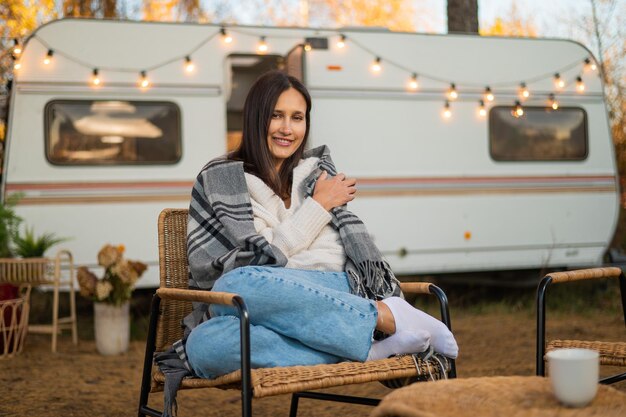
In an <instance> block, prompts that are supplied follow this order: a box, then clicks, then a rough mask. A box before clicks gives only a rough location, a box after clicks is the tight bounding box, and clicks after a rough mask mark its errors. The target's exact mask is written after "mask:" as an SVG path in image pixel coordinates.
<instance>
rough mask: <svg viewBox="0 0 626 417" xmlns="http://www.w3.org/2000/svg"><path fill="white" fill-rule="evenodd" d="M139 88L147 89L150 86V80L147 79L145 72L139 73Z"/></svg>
mask: <svg viewBox="0 0 626 417" xmlns="http://www.w3.org/2000/svg"><path fill="white" fill-rule="evenodd" d="M139 86H140V87H141V88H148V87H149V86H150V80H149V79H148V74H146V72H145V71H141V72H140V73H139Z"/></svg>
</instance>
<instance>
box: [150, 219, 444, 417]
mask: <svg viewBox="0 0 626 417" xmlns="http://www.w3.org/2000/svg"><path fill="white" fill-rule="evenodd" d="M186 235H187V210H183V209H165V210H163V211H162V212H161V215H160V216H159V259H160V261H159V262H160V274H161V284H160V288H159V289H158V290H157V292H156V294H155V295H154V297H153V299H152V307H151V315H150V328H149V332H148V341H147V344H146V354H145V358H144V368H143V380H142V386H141V393H140V400H139V416H146V415H150V416H160V415H161V412H159V411H157V410H155V409H153V408H151V407H149V406H148V399H149V395H150V393H151V392H158V391H162V390H163V383H164V380H165V378H164V375H163V374H162V373H161V372H160V371H159V370H158V368H157V367H156V366H155V365H154V364H153V357H154V354H155V352H161V351H165V350H167V349H168V348H169V347H170V346H171V344H172V343H173V342H174V341H176V340H178V339H180V338H181V337H182V328H181V320H182V319H183V317H185V316H186V315H187V314H188V313H189V312H190V311H191V301H200V302H206V303H219V304H226V305H234V306H235V307H237V308H238V309H239V311H240V316H241V320H240V321H241V348H242V355H241V361H242V365H241V369H242V370H243V372H241V370H237V371H235V372H232V373H230V374H227V375H224V376H221V377H218V378H216V379H212V380H208V379H200V378H186V379H184V380H183V382H182V385H181V389H186V388H208V387H213V388H220V389H240V390H241V391H242V415H244V416H250V415H251V413H252V408H251V407H252V397H255V398H260V397H266V396H271V395H281V394H292V402H291V411H290V415H291V416H295V415H296V413H297V407H298V399H299V398H314V399H321V400H327V401H339V402H348V403H354V404H364V405H376V404H378V402H379V399H373V398H361V397H352V396H342V395H334V394H327V393H320V392H303V391H305V390H315V389H321V388H329V387H334V386H339V385H349V384H357V383H365V382H371V381H381V382H383V381H387V382H390V384H389V385H388V386H395V385H401V383H407V382H413V381H415V380H427V379H429V378H428V377H429V376H432V375H433V374H441V375H443V376H446V374H447V376H449V377H455V376H456V370H455V364H454V361H453V360H448V359H447V358H444V357H442V356H440V355H437V354H436V355H433V356H432V357H430V358H427V359H424V358H422V357H420V356H417V355H405V356H399V357H393V358H390V359H383V360H378V361H371V362H365V363H360V362H343V363H339V364H333V365H317V366H294V367H279V368H262V369H253V370H251V369H250V345H249V322H248V312H247V309H246V306H245V302H244V300H243V299H242V298H241V297H239V296H238V295H236V294H229V293H220V292H212V291H194V290H189V289H187V282H188V273H189V272H188V265H187V243H186V238H187V236H186ZM402 289H403V291H404V292H405V293H426V294H434V295H436V296H437V297H438V298H439V302H440V306H441V314H442V319H443V321H444V323H445V324H446V325H447V326H448V327H450V319H449V314H448V304H447V298H446V296H445V294H444V293H443V291H441V289H439V288H438V287H436V286H434V285H432V284H429V283H403V284H402ZM441 370H443V372H440V371H441ZM242 375H243V376H242ZM389 380H391V381H389Z"/></svg>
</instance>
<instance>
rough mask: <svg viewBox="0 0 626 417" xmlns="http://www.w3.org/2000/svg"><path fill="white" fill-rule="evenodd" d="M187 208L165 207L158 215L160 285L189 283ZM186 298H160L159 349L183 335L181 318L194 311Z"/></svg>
mask: <svg viewBox="0 0 626 417" xmlns="http://www.w3.org/2000/svg"><path fill="white" fill-rule="evenodd" d="M187 214H188V210H187V209H164V210H163V211H162V212H161V215H160V216H159V271H160V277H161V283H160V286H161V288H182V289H186V288H187V287H188V284H189V264H188V263H187ZM191 308H192V306H191V303H190V302H186V301H173V300H162V301H161V314H160V315H159V322H158V331H157V339H156V350H157V352H159V351H163V350H166V349H168V348H169V347H170V346H171V345H172V343H174V342H175V341H177V340H178V339H180V338H181V337H182V335H183V328H182V324H181V322H182V319H183V318H184V317H185V316H186V315H187V314H189V313H190V312H191Z"/></svg>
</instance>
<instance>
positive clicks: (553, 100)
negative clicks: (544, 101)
mask: <svg viewBox="0 0 626 417" xmlns="http://www.w3.org/2000/svg"><path fill="white" fill-rule="evenodd" d="M548 103H549V104H550V107H552V109H553V110H558V109H559V102H558V101H557V99H556V97H555V96H554V94H552V93H550V95H549V96H548Z"/></svg>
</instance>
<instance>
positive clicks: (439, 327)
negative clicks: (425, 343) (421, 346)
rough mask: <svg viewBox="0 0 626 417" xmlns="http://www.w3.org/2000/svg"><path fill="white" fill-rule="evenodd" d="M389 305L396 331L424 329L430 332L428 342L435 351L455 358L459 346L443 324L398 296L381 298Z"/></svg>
mask: <svg viewBox="0 0 626 417" xmlns="http://www.w3.org/2000/svg"><path fill="white" fill-rule="evenodd" d="M382 302H383V303H385V304H386V305H387V307H389V309H390V310H391V313H392V314H393V317H394V319H395V321H396V332H402V331H419V330H426V331H427V332H428V333H430V344H431V345H432V346H433V349H435V352H438V353H441V354H444V355H445V356H448V357H450V358H453V359H454V358H456V357H457V355H458V354H459V347H458V345H457V344H456V340H455V339H454V335H453V334H452V332H451V331H450V330H448V328H447V327H446V325H445V324H443V323H442V322H441V321H439V320H437V319H436V318H434V317H433V316H430V315H428V314H426V313H424V312H423V311H420V310H418V309H416V308H415V307H413V306H412V305H411V304H409V303H407V302H406V301H405V300H404V299H402V298H400V297H389V298H385V299H384V300H382Z"/></svg>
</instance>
